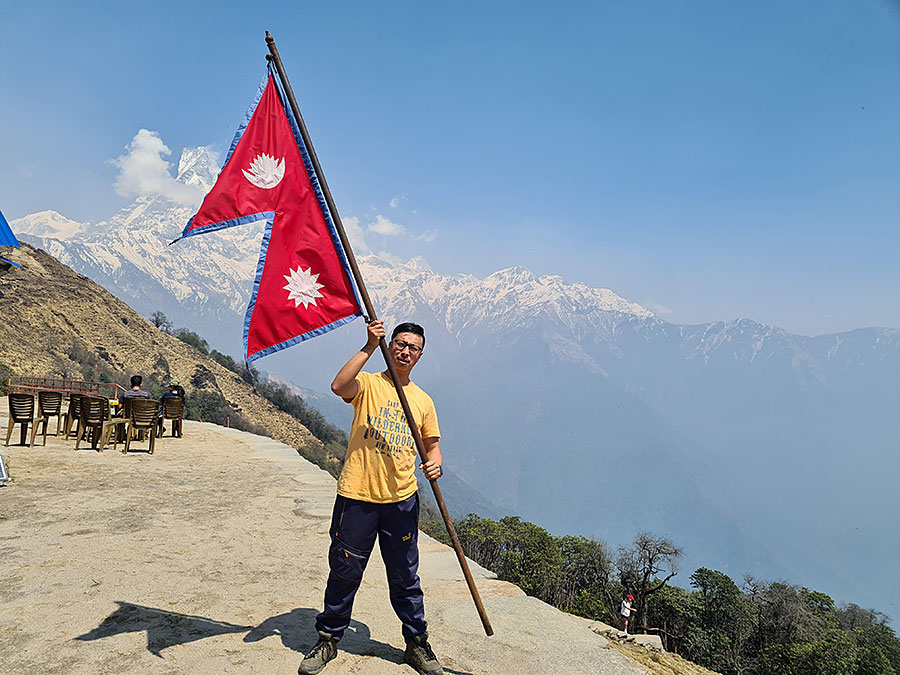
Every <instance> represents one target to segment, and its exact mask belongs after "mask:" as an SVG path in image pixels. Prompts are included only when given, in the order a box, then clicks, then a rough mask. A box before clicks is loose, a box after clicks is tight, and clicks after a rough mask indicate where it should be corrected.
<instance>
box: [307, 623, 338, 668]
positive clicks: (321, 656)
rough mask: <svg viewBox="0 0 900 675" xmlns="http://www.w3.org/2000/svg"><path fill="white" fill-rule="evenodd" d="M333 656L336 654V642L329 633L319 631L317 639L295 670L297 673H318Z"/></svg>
mask: <svg viewBox="0 0 900 675" xmlns="http://www.w3.org/2000/svg"><path fill="white" fill-rule="evenodd" d="M335 656H337V642H335V641H334V640H332V639H331V633H325V632H323V631H319V641H318V642H317V643H316V646H315V647H313V648H312V650H310V652H309V654H307V655H306V656H305V657H303V662H302V663H301V664H300V668H299V669H298V670H297V672H298V673H299V675H315V674H316V673H320V672H322V669H323V668H324V667H325V666H326V665H327V664H328V662H329V661H331V659H333V658H334V657H335Z"/></svg>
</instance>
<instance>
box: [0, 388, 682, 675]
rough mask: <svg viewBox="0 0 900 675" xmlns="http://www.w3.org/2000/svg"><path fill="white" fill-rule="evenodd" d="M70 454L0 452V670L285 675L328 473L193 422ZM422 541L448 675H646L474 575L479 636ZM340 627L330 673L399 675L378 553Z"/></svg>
mask: <svg viewBox="0 0 900 675" xmlns="http://www.w3.org/2000/svg"><path fill="white" fill-rule="evenodd" d="M6 424H7V412H6V399H5V397H4V398H3V399H2V403H0V428H5V427H6ZM14 440H15V439H14ZM74 445H75V444H74V441H73V440H71V439H70V440H69V441H65V440H64V439H62V438H61V437H55V436H52V435H51V436H48V437H47V445H46V447H41V446H39V445H38V446H35V447H34V448H28V447H22V446H17V445H10V447H8V448H0V452H2V453H3V456H4V458H5V460H6V462H7V466H8V469H9V473H10V476H11V478H12V480H11V481H10V482H8V483H6V485H5V486H4V487H0V554H2V560H3V565H2V567H0V603H2V604H3V613H2V618H0V652H2V654H3V655H4V656H3V661H4V665H3V670H4V672H6V673H36V672H40V673H62V672H65V673H85V674H87V673H90V674H96V673H122V672H129V673H191V674H203V673H217V674H218V673H277V672H284V673H293V672H296V669H297V666H298V665H299V662H300V660H301V658H302V656H301V654H302V653H303V652H304V651H305V650H307V649H309V648H310V647H311V646H312V644H313V642H314V639H313V638H314V629H313V621H314V617H315V615H316V613H317V612H318V611H319V608H320V605H321V602H322V592H323V589H324V583H325V579H326V576H327V561H326V552H327V549H328V543H329V541H328V533H327V526H328V519H329V517H330V513H331V506H332V502H333V498H334V493H335V480H334V478H333V477H332V476H330V475H329V474H328V473H326V472H325V471H323V470H321V469H319V468H318V467H316V466H314V465H313V464H311V463H309V462H308V461H306V460H305V459H303V458H302V457H300V456H299V455H298V454H297V452H296V451H295V450H294V449H293V448H291V447H289V446H287V445H284V444H282V443H279V442H277V441H273V440H271V439H268V438H264V437H260V436H254V435H252V434H248V433H244V432H240V431H236V430H233V429H225V428H223V427H218V426H215V425H212V424H205V423H200V422H191V421H187V422H185V436H184V438H183V439H173V438H170V437H166V438H163V439H160V440H159V441H158V442H157V446H156V453H155V454H154V455H149V454H147V453H146V452H144V451H143V450H144V449H145V445H146V444H136V445H134V446H132V452H131V453H129V454H128V455H122V454H121V453H120V452H115V451H113V450H112V449H107V450H106V451H105V452H102V453H101V452H96V451H93V450H90V449H82V450H79V451H78V452H75V451H74ZM420 536H421V540H420V547H421V552H422V562H421V569H420V572H421V577H422V585H423V588H424V590H425V595H426V611H427V615H428V619H429V622H430V626H429V631H430V634H431V638H432V643H433V646H434V648H435V651H436V653H437V655H438V657H439V658H440V660H441V662H442V664H443V665H444V668H445V672H447V673H451V674H455V675H463V674H474V673H497V674H501V673H502V674H506V673H546V672H555V673H600V674H605V673H608V674H613V673H615V674H620V673H621V674H624V675H628V674H630V673H635V674H637V673H646V672H648V671H646V670H644V668H642V667H640V666H638V665H636V664H635V663H634V662H633V661H630V660H629V659H627V658H625V657H624V656H623V655H622V654H620V653H618V652H616V651H613V650H611V649H609V643H608V642H607V640H606V639H605V638H603V637H601V636H600V635H598V634H596V633H594V632H593V631H592V630H591V623H590V622H588V621H586V620H583V619H579V618H576V617H573V616H570V615H567V614H564V613H562V612H559V611H558V610H556V609H554V608H552V607H550V606H549V605H546V604H544V603H542V602H540V601H539V600H536V599H534V598H529V597H527V596H525V595H524V594H523V593H522V592H521V590H519V589H518V588H517V587H516V586H513V585H512V584H509V583H506V582H503V581H499V580H497V579H496V578H495V577H494V575H493V574H492V573H491V572H489V571H487V570H485V569H483V568H481V567H479V566H478V565H476V564H474V563H470V565H471V567H472V571H473V574H474V576H475V578H476V583H477V584H478V587H479V590H480V593H481V595H482V598H483V600H484V604H485V606H486V609H487V612H488V615H489V616H490V619H491V622H492V624H493V627H494V630H495V635H494V636H493V637H491V638H488V637H486V636H485V635H484V632H483V630H482V627H481V624H480V622H479V619H478V615H477V613H476V611H475V608H474V606H473V604H472V601H471V598H470V596H469V593H468V589H467V588H466V585H465V582H464V581H463V579H462V574H461V572H460V571H459V568H458V565H457V562H456V559H455V556H454V554H453V552H452V550H451V549H449V548H448V547H446V546H444V545H442V544H440V543H438V542H436V541H434V540H433V539H431V538H430V537H428V536H426V535H424V534H422V535H420ZM376 548H377V547H376ZM354 618H355V620H354V622H353V623H352V624H351V629H350V630H349V631H348V633H347V635H346V636H345V638H344V640H343V641H342V642H341V650H340V652H339V658H338V660H336V661H335V662H334V663H332V664H330V665H329V667H328V671H327V672H334V673H342V672H343V673H346V672H359V673H376V674H381V673H385V674H387V673H410V672H412V670H411V669H410V668H409V667H408V666H405V665H404V664H403V641H402V637H401V635H400V625H399V621H398V620H397V619H396V617H395V616H394V614H393V612H392V610H391V608H390V604H389V601H388V594H387V586H386V581H385V575H384V569H383V565H382V563H381V560H380V558H379V555H378V552H377V550H376V552H375V553H374V554H373V557H372V561H371V563H370V565H369V569H368V570H367V572H366V576H365V578H364V580H363V585H362V588H361V590H360V593H359V595H358V596H357V600H356V606H355V609H354ZM594 627H595V628H596V626H594ZM657 672H659V671H657ZM665 672H676V671H670V670H666V671H665Z"/></svg>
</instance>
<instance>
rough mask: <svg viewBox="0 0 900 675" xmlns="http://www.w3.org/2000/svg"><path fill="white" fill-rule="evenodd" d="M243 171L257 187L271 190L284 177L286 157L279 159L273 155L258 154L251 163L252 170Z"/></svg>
mask: <svg viewBox="0 0 900 675" xmlns="http://www.w3.org/2000/svg"><path fill="white" fill-rule="evenodd" d="M241 171H243V172H244V177H245V178H246V179H247V180H249V181H250V182H251V183H253V184H254V185H255V186H256V187H258V188H262V189H264V190H271V189H272V188H273V187H275V186H276V185H278V184H279V183H280V182H281V179H282V178H284V157H282V158H281V161H279V160H277V159H275V158H274V157H272V156H271V155H257V156H256V159H254V160H253V161H252V162H251V163H250V171H247V170H246V169H241Z"/></svg>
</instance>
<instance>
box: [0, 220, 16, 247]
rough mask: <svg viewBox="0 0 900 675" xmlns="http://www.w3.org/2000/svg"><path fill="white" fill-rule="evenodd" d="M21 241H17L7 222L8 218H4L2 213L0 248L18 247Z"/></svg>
mask: <svg viewBox="0 0 900 675" xmlns="http://www.w3.org/2000/svg"><path fill="white" fill-rule="evenodd" d="M18 245H19V240H18V239H16V235H14V234H13V233H12V230H11V229H10V227H9V223H7V222H6V218H4V217H3V214H2V213H0V246H18Z"/></svg>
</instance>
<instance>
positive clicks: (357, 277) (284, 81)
mask: <svg viewBox="0 0 900 675" xmlns="http://www.w3.org/2000/svg"><path fill="white" fill-rule="evenodd" d="M266 44H267V45H268V47H269V56H268V57H267V58H269V59H270V60H271V61H272V63H273V64H274V66H275V72H276V73H278V78H279V80H281V86H282V88H283V89H284V93H285V96H287V99H288V103H289V105H290V106H291V111H292V112H293V113H294V118H295V119H296V121H297V127H298V128H299V130H300V136H301V137H302V138H303V143H304V144H305V145H306V150H307V152H308V153H309V159H310V162H311V163H312V165H313V170H314V171H315V172H316V178H318V180H319V185H320V186H321V188H322V194H323V196H324V197H325V203H326V204H327V205H328V210H329V212H330V213H331V218H332V220H333V221H334V227H335V230H336V231H337V234H338V237H339V238H340V240H341V245H342V246H343V247H344V253H345V254H346V255H347V263H348V264H349V265H350V271H351V273H352V274H353V280H354V281H355V282H356V288H357V290H358V291H359V296H360V298H361V299H362V301H363V309H364V310H365V312H366V315H367V320H368V321H374V320H375V319H376V316H375V309H374V308H373V307H372V301H371V300H370V299H369V292H368V290H367V289H366V284H365V282H364V281H363V278H362V273H361V272H360V271H359V266H358V265H357V264H356V257H355V256H354V255H353V250H352V249H351V248H350V241H349V240H348V239H347V234H346V233H345V232H344V224H343V223H342V222H341V216H340V214H339V213H338V210H337V206H335V204H334V200H333V199H332V197H331V190H329V189H328V183H327V182H326V180H325V174H324V172H323V171H322V167H321V165H320V164H319V158H318V157H317V156H316V151H315V149H314V148H313V144H312V141H311V140H310V137H309V132H308V131H307V130H306V124H305V123H304V122H303V116H302V115H301V114H300V106H298V105H297V99H296V98H295V97H294V90H293V89H291V83H290V81H289V80H288V77H287V73H286V72H285V70H284V65H283V64H282V62H281V57H280V56H279V55H278V48H277V47H276V46H275V40H274V38H273V37H272V36H271V35H269V31H266ZM378 347H379V348H380V349H381V355H382V356H383V357H384V362H385V363H386V364H387V368H388V372H389V373H390V375H391V380H392V381H393V383H394V388H395V389H396V390H397V397H398V398H399V399H400V405H401V407H402V408H403V412H404V414H405V415H406V422H407V424H408V425H409V430H410V432H411V433H412V437H413V440H414V441H415V444H416V449H417V450H418V451H419V456H420V457H421V458H422V461H423V462H424V461H425V460H426V459H427V457H426V455H425V443H424V442H423V441H422V435H421V434H420V433H419V428H418V427H417V426H416V424H415V420H414V419H413V415H412V410H410V407H409V402H408V401H407V400H406V394H405V393H404V392H403V386H402V385H401V383H400V376H399V375H398V374H397V369H396V367H395V366H394V361H393V360H392V359H391V355H390V352H389V351H388V346H387V342H385V340H384V338H382V339H381V340H380V341H379V343H378ZM429 483H430V484H431V489H432V491H433V492H434V499H435V501H436V502H437V505H438V509H439V510H440V512H441V518H443V520H444V526H445V527H446V528H447V534H449V535H450V541H451V542H452V543H453V550H454V551H455V553H456V558H457V560H458V561H459V566H460V567H461V568H462V572H463V576H464V577H465V579H466V584H467V585H468V587H469V592H470V593H471V594H472V600H473V601H474V602H475V608H476V609H477V610H478V616H479V618H480V619H481V624H482V626H484V632H485V633H486V634H487V635H493V634H494V629H493V628H491V622H490V621H489V620H488V617H487V612H486V611H485V609H484V605H483V604H482V602H481V596H480V595H479V594H478V589H477V588H476V587H475V580H474V579H473V578H472V572H471V571H470V570H469V564H468V562H467V561H466V556H465V555H464V554H463V551H462V546H461V545H460V543H459V538H458V537H457V536H456V529H455V528H454V527H453V520H452V519H451V518H450V513H449V511H447V506H446V504H444V496H443V495H442V494H441V488H440V487H439V486H438V484H437V481H435V480H433V481H429Z"/></svg>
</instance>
